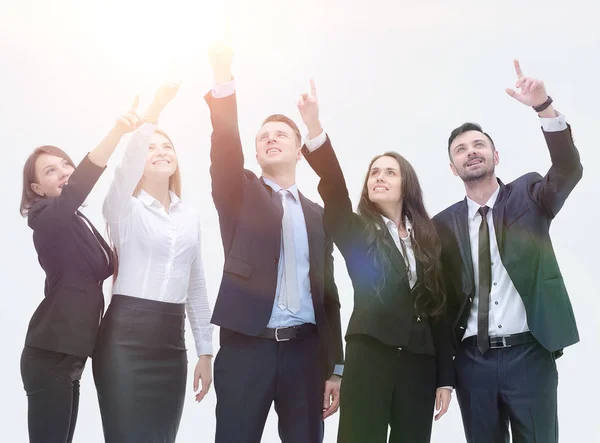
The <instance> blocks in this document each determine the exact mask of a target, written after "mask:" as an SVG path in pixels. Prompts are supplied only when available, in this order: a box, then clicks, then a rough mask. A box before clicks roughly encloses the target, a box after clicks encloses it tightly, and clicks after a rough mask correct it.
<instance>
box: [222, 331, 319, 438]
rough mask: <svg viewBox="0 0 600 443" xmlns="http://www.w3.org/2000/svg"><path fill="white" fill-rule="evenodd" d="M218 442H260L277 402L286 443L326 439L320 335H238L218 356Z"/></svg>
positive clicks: (280, 429)
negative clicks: (283, 337) (281, 337)
mask: <svg viewBox="0 0 600 443" xmlns="http://www.w3.org/2000/svg"><path fill="white" fill-rule="evenodd" d="M214 381H215V392H216V395H217V409H216V416H217V430H216V438H215V442H216V443H260V440H261V437H262V433H263V430H264V426H265V422H266V420H267V415H268V414H269V410H270V409H271V405H272V404H273V403H275V411H276V412H277V415H278V417H279V424H278V426H279V437H280V438H281V441H282V443H321V442H322V441H323V418H322V417H323V395H324V387H325V380H324V377H323V372H322V365H321V362H320V359H319V338H318V336H317V335H314V336H310V337H306V338H298V339H292V340H289V341H282V342H277V341H275V340H271V339H266V338H259V337H250V336H247V335H242V334H237V333H235V334H233V335H231V336H230V337H228V338H227V339H226V341H225V342H223V343H221V348H220V349H219V352H218V353H217V357H216V358H215V371H214Z"/></svg>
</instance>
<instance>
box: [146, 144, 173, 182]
mask: <svg viewBox="0 0 600 443" xmlns="http://www.w3.org/2000/svg"><path fill="white" fill-rule="evenodd" d="M176 169H177V155H176V154H175V149H174V148H173V144H172V143H171V141H170V140H169V139H168V138H167V137H165V136H164V135H163V134H161V133H159V132H155V133H154V134H152V137H151V138H150V145H149V146H148V155H147V156H146V166H145V167H144V178H145V179H152V178H156V179H164V178H169V177H171V176H172V175H173V174H174V173H175V170H176Z"/></svg>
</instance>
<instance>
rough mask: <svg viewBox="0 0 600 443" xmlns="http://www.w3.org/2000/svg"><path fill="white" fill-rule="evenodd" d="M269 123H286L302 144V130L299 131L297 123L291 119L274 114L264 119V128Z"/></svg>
mask: <svg viewBox="0 0 600 443" xmlns="http://www.w3.org/2000/svg"><path fill="white" fill-rule="evenodd" d="M269 122H281V123H285V124H286V125H288V126H289V127H290V128H292V129H293V131H294V133H295V134H296V138H297V139H298V144H301V143H302V135H300V129H298V126H297V125H296V123H294V121H293V120H292V119H291V118H289V117H286V116H285V115H283V114H272V115H269V116H268V117H267V118H265V119H264V121H263V122H262V125H263V126H264V125H266V124H267V123H269Z"/></svg>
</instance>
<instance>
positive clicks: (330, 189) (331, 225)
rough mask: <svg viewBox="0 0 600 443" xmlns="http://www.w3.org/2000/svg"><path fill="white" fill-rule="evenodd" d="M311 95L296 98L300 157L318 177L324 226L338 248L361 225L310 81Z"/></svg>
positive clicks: (312, 82)
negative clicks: (301, 128)
mask: <svg viewBox="0 0 600 443" xmlns="http://www.w3.org/2000/svg"><path fill="white" fill-rule="evenodd" d="M310 84H311V92H310V94H308V93H305V94H302V95H301V96H300V99H299V100H298V103H297V105H298V110H299V111H300V115H301V116H302V120H303V121H304V123H305V124H306V127H307V128H308V136H309V139H307V140H306V142H305V146H304V147H303V149H302V152H303V153H304V158H305V159H306V161H307V162H308V164H309V165H310V166H311V168H313V170H314V171H315V173H316V174H317V175H318V176H319V177H320V179H321V180H320V182H319V194H320V195H321V198H322V199H323V202H324V205H325V215H324V219H325V226H326V228H327V231H328V232H329V233H331V235H332V236H333V239H334V241H335V242H336V244H337V245H338V247H343V244H340V243H344V242H345V241H348V240H352V237H353V235H352V234H353V231H354V230H355V229H357V228H359V227H360V226H361V223H360V219H359V217H358V216H357V215H356V214H354V212H353V211H352V203H351V201H350V197H349V196H348V188H347V186H346V180H345V179H344V174H343V172H342V169H341V167H340V164H339V162H338V159H337V157H336V155H335V152H334V150H333V147H332V145H331V140H330V139H329V137H328V136H327V135H326V134H325V132H324V131H323V128H322V126H321V122H320V120H319V104H318V100H317V90H316V86H315V82H314V80H311V82H310Z"/></svg>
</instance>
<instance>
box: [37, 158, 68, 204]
mask: <svg viewBox="0 0 600 443" xmlns="http://www.w3.org/2000/svg"><path fill="white" fill-rule="evenodd" d="M74 170H75V167H74V166H73V164H72V163H71V162H70V161H69V160H68V159H66V158H63V157H59V156H56V155H53V154H49V153H45V154H41V155H40V156H39V157H38V158H37V159H36V161H35V182H32V183H31V184H30V187H31V190H32V191H33V192H35V193H36V194H37V195H39V196H40V197H58V196H59V195H60V194H61V192H62V190H63V187H64V186H65V185H66V184H67V183H68V181H69V177H70V176H71V174H72V173H73V171H74Z"/></svg>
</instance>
